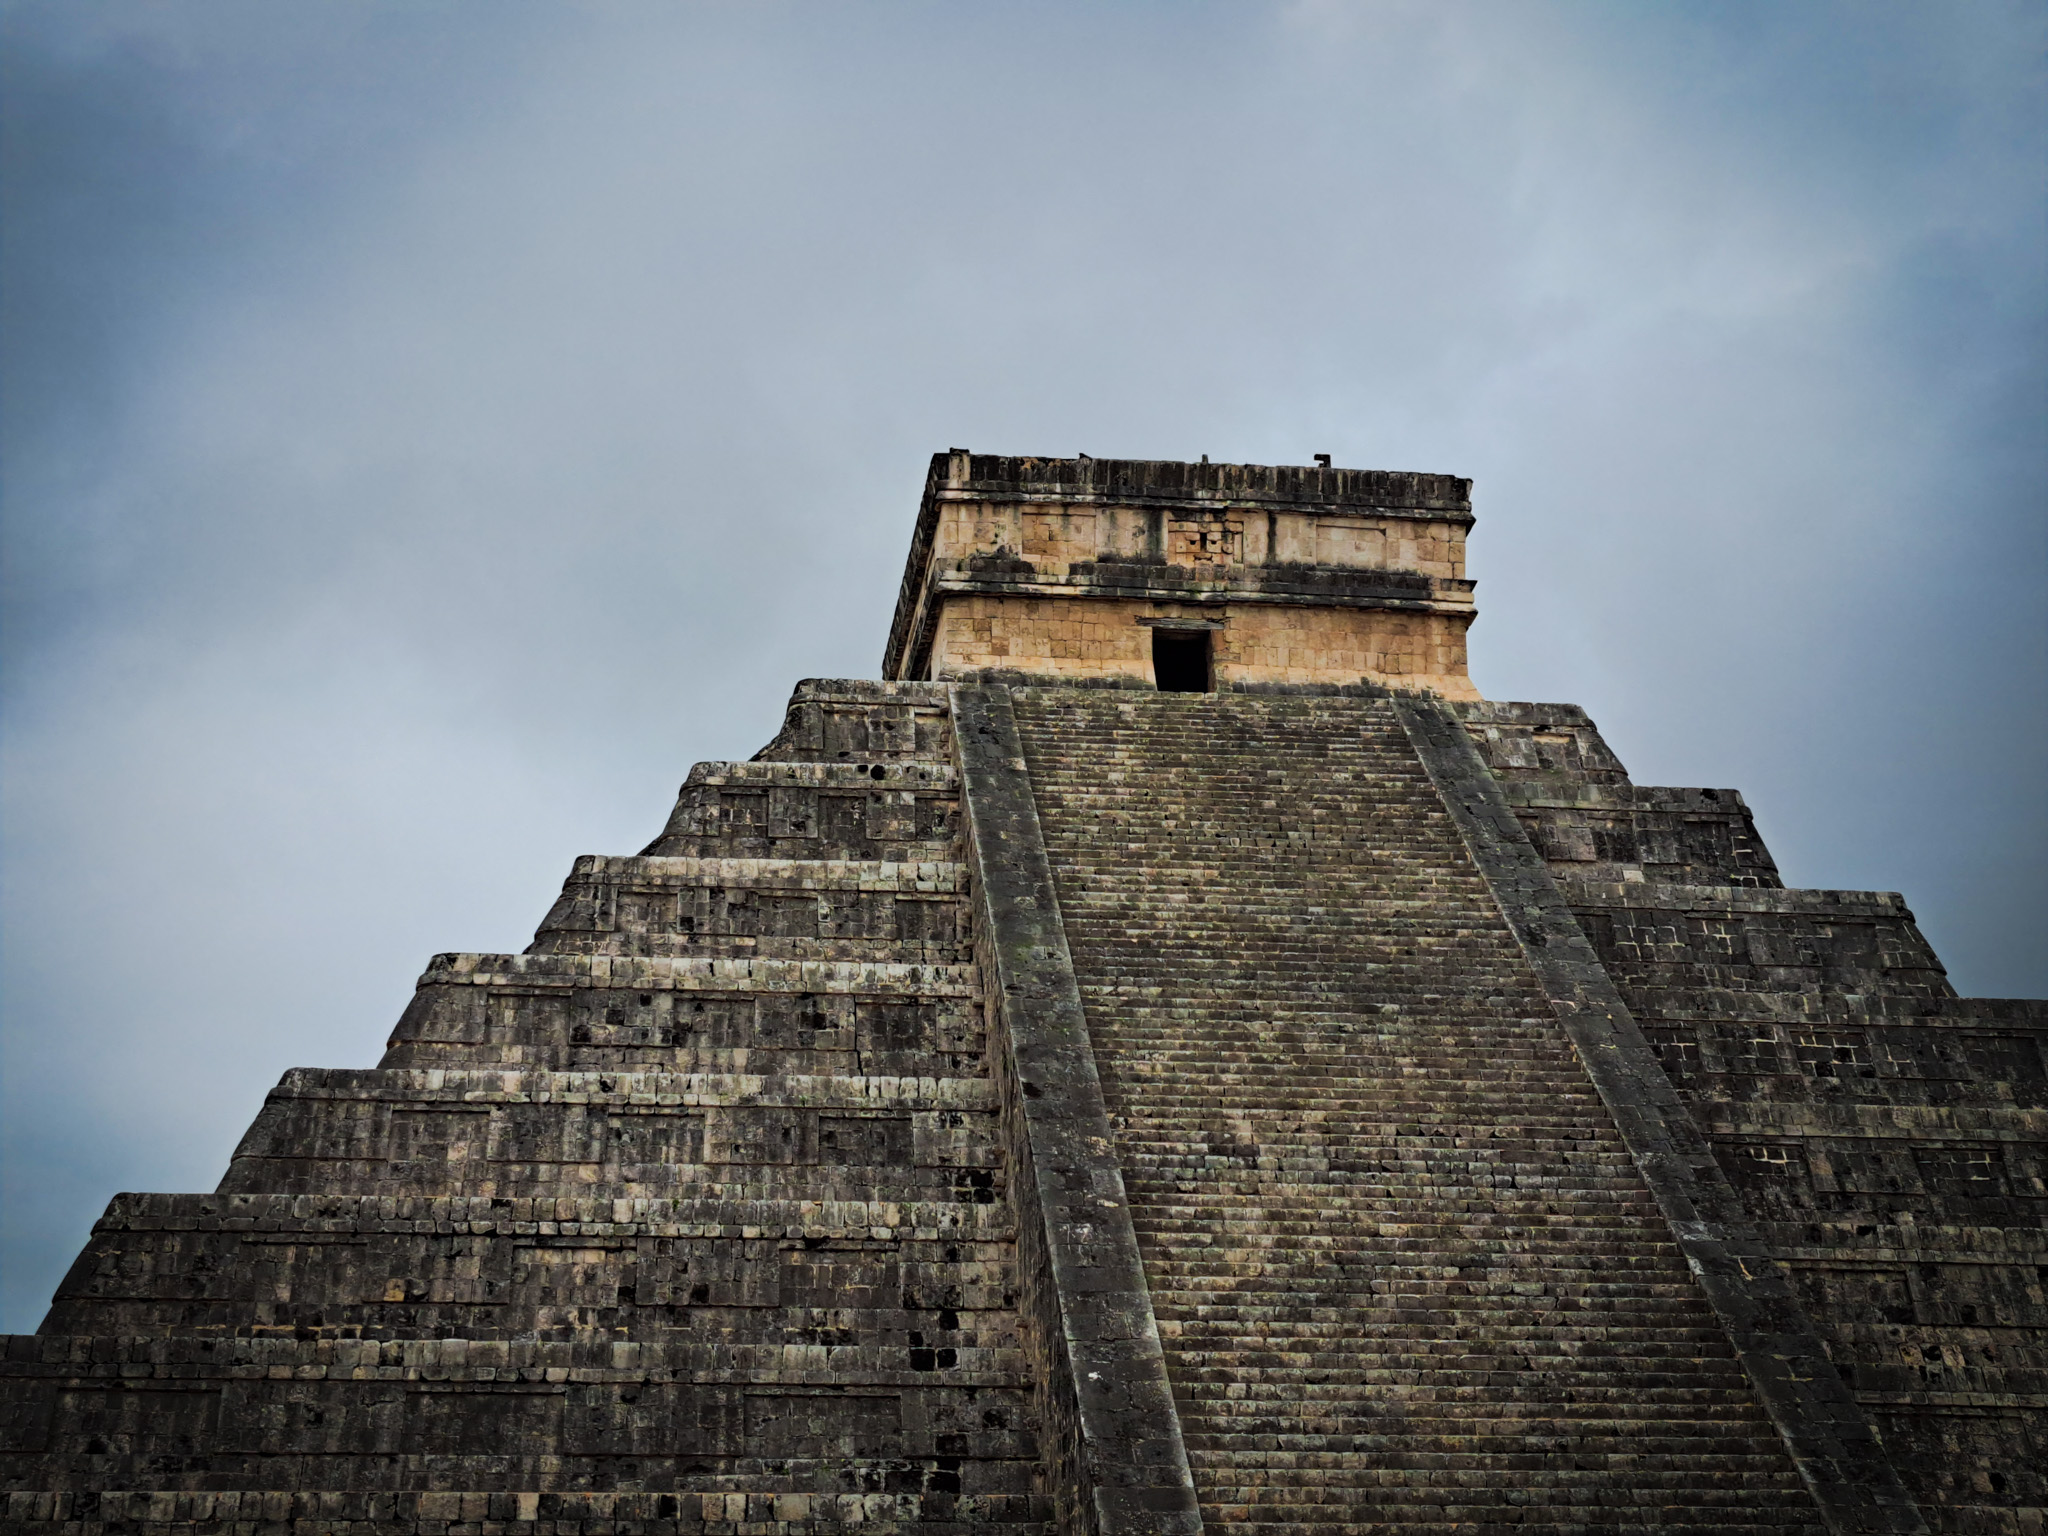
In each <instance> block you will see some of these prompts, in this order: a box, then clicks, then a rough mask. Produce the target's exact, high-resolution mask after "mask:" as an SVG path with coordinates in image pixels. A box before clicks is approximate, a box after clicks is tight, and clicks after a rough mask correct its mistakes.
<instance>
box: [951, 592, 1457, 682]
mask: <svg viewBox="0 0 2048 1536" xmlns="http://www.w3.org/2000/svg"><path fill="white" fill-rule="evenodd" d="M1468 622H1469V621H1468V620H1467V619H1466V618H1463V617H1459V616H1453V615H1449V614H1437V613H1409V612H1402V611H1399V610H1395V609H1384V608H1323V607H1307V606H1293V605H1283V604H1253V603H1237V604H1230V605H1227V606H1226V605H1212V606H1204V605H1197V604H1192V603H1170V602H1156V601H1146V600H1131V601H1115V600H1110V599H1104V598H1099V597H1097V598H1087V597H992V596H985V595H968V596H961V597H953V598H950V599H948V601H947V602H946V604H945V606H944V609H943V611H942V612H941V614H940V616H939V619H938V623H937V629H936V634H935V638H934V640H933V645H932V658H931V670H932V675H933V676H934V677H940V678H967V677H972V676H974V675H976V674H978V673H983V672H991V671H1000V672H1004V673H1017V674H1022V675H1025V676H1029V677H1034V678H1038V679H1042V680H1045V681H1063V680H1084V679H1104V678H1121V679H1127V680H1129V681H1131V682H1133V683H1136V684H1139V685H1142V686H1144V687H1148V688H1149V687H1150V686H1151V685H1152V681H1153V677H1152V633H1153V626H1154V625H1156V624H1161V623H1163V624H1166V625H1168V626H1173V625H1200V626H1202V627H1203V628H1204V629H1206V630H1207V632H1208V633H1209V634H1210V635H1211V636H1212V639H1211V642H1210V643H1211V646H1212V650H1211V658H1212V665H1213V670H1214V676H1215V681H1216V685H1217V686H1218V687H1219V688H1223V689H1230V688H1233V687H1237V686H1242V685H1245V684H1270V683H1304V684H1342V683H1356V682H1359V681H1361V680H1370V681H1373V682H1381V683H1390V684H1393V685H1396V686H1400V687H1408V688H1426V689H1429V690H1431V691H1432V692H1435V693H1439V694H1442V695H1443V696H1444V697H1445V698H1452V699H1476V698H1477V697H1478V696H1479V695H1478V692H1477V690H1476V689H1474V688H1473V686H1472V682H1471V680H1470V678H1468V677H1467V676H1466V673H1465V630H1466V626H1467V623H1468Z"/></svg>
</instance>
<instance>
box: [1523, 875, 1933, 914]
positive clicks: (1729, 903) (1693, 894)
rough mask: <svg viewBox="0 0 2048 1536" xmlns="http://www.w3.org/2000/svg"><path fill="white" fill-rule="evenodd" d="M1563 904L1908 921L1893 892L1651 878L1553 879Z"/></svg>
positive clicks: (1907, 910)
mask: <svg viewBox="0 0 2048 1536" xmlns="http://www.w3.org/2000/svg"><path fill="white" fill-rule="evenodd" d="M1553 878H1555V879H1556V884H1557V889H1558V891H1559V892H1560V893H1561V894H1562V895H1563V897H1564V899H1565V901H1566V903H1567V904H1569V905H1571V906H1574V907H1622V908H1629V909H1634V910H1637V911H1650V912H1731V913H1732V912H1757V913H1769V914H1776V915H1781V916H1796V917H1888V918H1896V919H1899V920H1901V921H1904V922H1911V921H1912V919H1913V913H1912V910H1911V909H1910V908H1908V907H1907V905H1906V898H1905V897H1904V896H1902V895H1900V894H1899V893H1898V892H1897V891H1824V890H1809V889H1803V888H1798V887H1790V886H1782V887H1781V886H1756V885H1663V884H1659V883H1658V882H1656V881H1652V880H1622V881H1618V882H1616V881H1591V880H1573V879H1570V878H1568V877H1553Z"/></svg>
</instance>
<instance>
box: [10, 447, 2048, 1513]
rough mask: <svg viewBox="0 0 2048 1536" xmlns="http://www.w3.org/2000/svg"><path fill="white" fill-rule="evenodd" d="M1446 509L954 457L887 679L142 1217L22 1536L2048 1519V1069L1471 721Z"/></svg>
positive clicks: (1992, 1005)
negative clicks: (2046, 1283) (216, 1170)
mask: <svg viewBox="0 0 2048 1536" xmlns="http://www.w3.org/2000/svg"><path fill="white" fill-rule="evenodd" d="M1470 521H1471V516H1470V509H1469V484H1468V483H1467V482H1465V481H1461V480H1456V479H1452V478H1450V477H1445V476H1430V475H1394V474H1379V473H1365V472H1358V471H1348V470H1338V469H1331V468H1328V467H1317V468H1310V469H1292V468H1263V467H1258V466H1248V465H1208V464H1201V465H1187V464H1159V463H1139V462H1125V461H1113V460H1086V459H1082V460H1033V459H1008V458H994V457H985V456H980V455H969V454H965V453H960V452H954V453H950V454H942V455H939V456H938V457H937V458H935V459H934V461H933V465H932V471H931V476H930V478H929V480H928V482H927V488H926V494H925V499H924V504H923V507H922V510H921V512H920V516H919V520H918V525H917V532H916V537H915V541H914V545H913V549H912V554H911V559H910V565H909V569H908V571H907V573H906V576H905V581H904V587H903V593H902V599H901V602H900V604H899V607H898V613H897V618H896V623H895V625H894V628H893V630H892V633H891V636H890V640H889V646H888V653H887V663H886V667H885V671H886V673H887V676H888V678H889V679H890V680H889V681H886V682H845V681H837V682H835V681H812V682H806V683H802V684H799V685H798V687H797V690H796V694H795V697H794V698H793V700H792V701H791V704H790V707H789V712H788V718H787V722H786V724H785V725H784V728H783V730H782V731H781V733H780V734H779V735H778V736H777V737H776V739H775V740H774V741H773V742H771V743H770V744H769V745H768V746H767V747H766V748H765V749H764V750H763V751H762V752H761V753H759V754H758V755H757V756H756V757H755V758H754V759H753V760H752V761H750V762H744V763H708V764H700V765H698V766H697V767H696V768H695V769H693V770H692V771H691V773H690V776H689V779H688V781H687V782H686V783H685V784H684V786H683V789H682V793H681V796H680V798H679V800H678V802H677V805H676V808H675V810H674V812H673V814H672V815H671V816H670V818H669V822H668V825H667V827H666V828H665V829H664V831H663V832H662V834H661V836H660V837H658V838H656V839H655V841H654V842H653V843H652V844H650V845H649V846H648V848H647V849H646V850H645V851H644V852H643V853H641V854H639V855H637V856H633V857H621V856H600V857H588V858H584V859H580V860H578V861H577V864H576V867H575V869H574V870H573V872H572V873H571V874H570V877H569V879H568V882H567V884H566V885H565V886H564V889H563V892H562V895H561V897H560V899H559V900H558V901H557V902H556V903H555V906H554V908H553V909H552V910H551V911H550V912H549V913H548V915H547V917H546V919H545V920H544V921H543V922H542V924H541V926H540V930H539V933H538V935H537V936H536V938H535V941H534V943H533V944H532V946H531V947H530V948H529V949H528V950H527V951H526V953H524V954H521V955H439V956H436V957H435V958H434V960H433V962H432V963H431V964H430V965H429V967H428V968H427V971H426V974H425V975H424V976H423V977H422V978H421V981H420V986H419V991H418V994H417V996H416V998H415V1000H414V1002H413V1004H412V1005H411V1007H409V1008H408V1009H407V1011H406V1013H405V1015H404V1017H403V1018H402V1019H401V1020H400V1021H399V1023H398V1025H397V1027H396V1029H395V1030H394V1032H393V1035H392V1039H391V1043H390V1047H389V1050H388V1052H387V1054H386V1056H385V1058H384V1060H383V1062H382V1063H381V1064H380V1065H379V1066H378V1067H376V1068H375V1069H373V1070H366V1071H328V1070H321V1071H296V1072H292V1073H289V1074H287V1076H286V1077H285V1080H284V1081H283V1082H282V1083H281V1084H279V1086H278V1087H277V1089H276V1090H275V1091H274V1092H273V1093H272V1094H271V1096H270V1098H269V1101H268V1102H267V1103H266V1104H265V1106H264V1108H263V1110H262V1112H261V1114H260V1115H259V1116H258V1118H257V1120H256V1123H255V1125H254V1126H253V1127H252V1128H251V1130H250V1131H249V1133H248V1135H247V1136H246V1137H245V1139H244V1140H243V1143H242V1145H241V1147H240V1148H239V1150H238V1151H237V1153H236V1155H235V1157H234V1160H233V1163H232V1165H231V1166H230V1168H229V1170H228V1173H227V1176H226V1178H225V1179H223V1181H222V1183H221V1186H220V1188H219V1190H218V1191H216V1192H215V1193H213V1194H209V1195H163V1194H155V1195H122V1196H119V1197H117V1198H116V1199H115V1200H114V1202H113V1204H112V1205H111V1206H110V1208H109V1209H108V1211H107V1213H106V1215H105V1216H104V1217H103V1218H102V1219H101V1221H100V1223H99V1225H98V1226H97V1227H96V1228H95V1230H94V1233H93V1236H92V1239H91V1241H90V1242H89V1243H88V1245H87V1247H86V1250H85V1252H84V1253H83V1254H81V1256H80V1257H79V1259H78V1261H77V1263H76V1265H75V1266H74V1267H73V1269H72V1271H71V1273H70V1274H69V1275H68V1276H67V1277H66V1279H65V1280H64V1282H63V1284H62V1286H61V1288H60V1289H59V1292H58V1294H57V1297H56V1300H55V1304H54V1305H53V1307H52V1309H51V1311H50V1314H49V1317H48V1319H47V1321H46V1322H45V1323H44V1324H43V1326H42V1328H41V1329H40V1331H39V1332H38V1333H36V1334H35V1335H33V1336H27V1337H19V1338H12V1339H9V1340H7V1341H6V1349H5V1358H4V1370H5V1373H6V1382H5V1391H4V1419H0V1423H4V1433H5V1436H6V1440H5V1447H4V1449H5V1454H4V1457H0V1519H4V1522H5V1527H6V1529H7V1530H9V1531H35V1532H44V1533H51V1536H55V1533H59V1532H62V1533H66V1536H70V1533H77V1536H88V1533H94V1536H97V1533H115V1532H134V1533H149V1536H172V1533H181V1536H182V1533H194V1536H216V1533H218V1536H227V1533H230V1532H232V1533H249V1536H259V1533H260V1536H271V1533H277V1536H283V1533H288V1532H289V1533H293V1536H311V1533H315V1532H333V1533H369V1532H417V1533H429V1532H431V1533H449V1536H458V1533H479V1536H480V1533H486V1532H503V1533H509V1536H540V1533H565V1532H576V1533H582V1536H625V1533H629V1532H632V1533H664V1536H666V1533H688V1536H834V1533H836V1532H839V1531H841V1530H842V1529H843V1528H858V1529H863V1530H871V1531H873V1530H881V1531H902V1532H915V1533H919V1536H964V1533H966V1532H967V1531H969V1530H993V1531H1001V1532H1014V1533H1018V1536H1037V1533H1039V1532H1044V1531H1052V1530H1060V1531H1065V1532H1071V1533H1076V1536H1079V1533H1097V1532H1101V1533H1119V1536H1120V1533H1126V1532H1130V1533H1138V1532H1157V1533H1173V1536H1194V1533H1196V1532H1198V1531H1200V1530H1201V1529H1202V1528H1203V1527H1205V1526H1206V1527H1210V1528H1212V1529H1215V1530H1232V1531H1243V1532H1246V1533H1251V1532H1266V1533H1271V1536H1308V1533H1310V1532H1311V1531H1314V1532H1318V1533H1321V1532H1328V1531H1332V1530H1335V1529H1336V1528H1339V1527H1343V1528H1347V1529H1358V1530H1370V1531H1378V1532H1389V1533H1402V1536H1411V1533H1412V1536H1424V1533H1430V1536H1434V1533H1448V1532H1453V1531H1458V1532H1492V1531H1503V1532H1505V1531H1509V1530H1513V1531H1517V1532H1526V1533H1539V1532H1540V1533H1563V1532H1567V1531H1572V1532H1583V1531H1651V1530H1660V1531H1661V1530H1665V1529H1694V1528H1700V1529H1711V1530H1715V1531H1720V1532H1728V1533H1733V1532H1762V1531H1801V1532H1818V1531H1824V1530H1825V1531H1835V1532H1851V1531H1858V1532H1860V1531H1869V1532H1880V1531H1882V1532H1913V1531H1922V1530H1933V1531H1943V1532H1985V1533H2000V1536H2021V1533H2039V1532H2040V1531H2042V1529H2043V1521H2044V1507H2048V1488H2044V1481H2043V1468H2044V1466H2048V1444H2044V1434H2043V1424H2044V1420H2048V1412H2044V1393H2048V1306H2044V1297H2043V1276H2044V1274H2048V1267H2044V1266H2048V1236H2044V1231H2043V1213H2044V1209H2048V1188H2044V1173H2048V1168H2044V1162H2048V1159H2044V1152H2043V1141H2044V1138H2043V1136H2042V1130H2043V1118H2044V1080H2043V1057H2042V1039H2043V1035H2044V1026H2048V1007H2044V1005H2043V1004H2041V1003H2036V1002H2017V1001H1987V1000H1982V999H1965V998H1958V997H1956V996H1955V995H1954V992H1953V990H1952V989H1951V988H1950V987H1949V986H1948V984H1947V982H1946V980H1945V979H1944V977H1943V974H1942V970H1941V966H1940V964H1939V962H1938V961H1937V960H1936V958H1935V956H1934V955H1933V953H1932V952H1931V950H1930V949H1929V947H1928V945H1927V944H1926V942H1925V940H1924V939H1923V938H1922V937H1921V936H1920V934H1919V931H1918V930H1917V928H1916V927H1915V926H1914V923H1913V918H1912V914H1911V913H1910V912H1909V911H1908V910H1907V908H1906V906H1905V904H1904V903H1903V901H1901V899H1900V898H1899V897H1898V896H1896V895H1893V894H1890V893H1881V892H1880V893H1871V892H1854V891H1803V890H1786V889H1784V888H1783V886H1782V885H1781V883H1780V881H1779V878H1778V875H1777V871H1776V869H1775V867H1774V866H1773V864H1772V862H1771V858H1770V855H1769V854H1768V853H1767V852H1766V851H1765V849H1764V847H1763V845H1762V843H1761V841H1760V840H1759V839H1758V837H1757V834H1756V829H1755V827H1754V825H1753V823H1752V821H1751V818H1750V813H1749V810H1748V808H1747V807H1746V806H1745V804H1744V802H1743V800H1742V797H1741V796H1740V795H1739V794H1737V793H1736V792H1735V791H1733V790H1725V789H1723V790H1714V789H1660V788H1646V787H1641V786H1637V785H1634V784H1632V783H1631V782H1630V781H1629V779H1628V776H1627V775H1626V773H1625V772H1624V771H1623V769H1622V767H1621V764H1620V763H1619V762H1618V761H1616V759H1615V757H1614V755H1613V754H1612V753H1611V752H1610V751H1609V750H1608V749H1607V747H1606V746H1605V745H1604V743H1603V742H1602V741H1601V739H1600V736H1599V734H1598V732H1597V731H1596V730H1595V729H1594V727H1593V725H1592V723H1591V722H1590V721H1589V720H1588V719H1587V718H1586V717H1585V715H1584V714H1583V713H1582V712H1581V711H1579V710H1577V709H1576V708H1573V707H1571V706H1569V705H1538V704H1503V703H1489V702H1485V701H1483V700H1481V699H1480V698H1479V697H1478V695H1477V693H1476V691H1475V690H1474V689H1473V687H1472V685H1471V683H1470V682H1469V681H1468V679H1467V677H1466V674H1465V663H1464V641H1463V636H1464V630H1465V627H1466V626H1467V624H1469V622H1470V620H1471V617H1472V611H1473V609H1472V595H1471V594H1472V586H1471V583H1470V582H1469V581H1467V580H1466V579H1465V578H1464V574H1463V539H1464V533H1465V529H1466V528H1467V526H1468V525H1469V524H1470Z"/></svg>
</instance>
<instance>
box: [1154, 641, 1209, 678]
mask: <svg viewBox="0 0 2048 1536" xmlns="http://www.w3.org/2000/svg"><path fill="white" fill-rule="evenodd" d="M1152 677H1153V680H1154V681H1155V682H1157V683H1158V684H1159V691H1160V692H1161V693H1207V692H1208V691H1209V631H1208V630H1206V629H1155V630H1153V631H1152Z"/></svg>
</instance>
